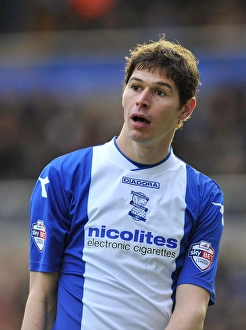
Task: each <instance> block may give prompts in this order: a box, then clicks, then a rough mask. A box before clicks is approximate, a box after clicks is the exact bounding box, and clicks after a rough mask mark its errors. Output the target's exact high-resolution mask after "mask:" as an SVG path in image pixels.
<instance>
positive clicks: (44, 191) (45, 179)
mask: <svg viewBox="0 0 246 330" xmlns="http://www.w3.org/2000/svg"><path fill="white" fill-rule="evenodd" d="M38 180H39V181H40V183H41V189H42V197H44V198H47V191H46V187H45V186H46V185H47V184H48V183H50V181H49V179H48V177H47V176H46V178H44V179H43V178H41V177H39V178H38Z"/></svg>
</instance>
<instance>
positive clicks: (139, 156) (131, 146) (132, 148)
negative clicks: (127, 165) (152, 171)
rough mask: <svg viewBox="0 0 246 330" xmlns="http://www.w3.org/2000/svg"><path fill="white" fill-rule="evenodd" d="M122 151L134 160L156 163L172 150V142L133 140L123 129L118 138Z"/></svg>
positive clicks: (148, 163)
mask: <svg viewBox="0 0 246 330" xmlns="http://www.w3.org/2000/svg"><path fill="white" fill-rule="evenodd" d="M116 144H117V146H118V148H119V149H120V151H121V152H122V153H123V154H124V155H125V156H126V157H127V158H129V159H131V160H132V161H133V162H135V163H138V164H143V165H154V164H157V163H159V162H161V161H162V160H164V159H165V158H166V157H167V155H168V154H169V152H170V144H169V143H168V144H167V145H163V143H162V144H161V145H158V144H157V143H153V144H151V143H149V144H147V143H142V142H136V141H133V140H132V139H131V138H130V137H129V136H128V135H126V134H125V133H123V132H122V131H121V133H120V135H119V137H118V138H117V140H116Z"/></svg>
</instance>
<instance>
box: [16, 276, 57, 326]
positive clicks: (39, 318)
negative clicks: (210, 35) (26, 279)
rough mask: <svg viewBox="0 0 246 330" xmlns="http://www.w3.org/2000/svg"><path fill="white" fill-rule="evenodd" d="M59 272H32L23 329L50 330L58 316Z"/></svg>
mask: <svg viewBox="0 0 246 330" xmlns="http://www.w3.org/2000/svg"><path fill="white" fill-rule="evenodd" d="M58 276H59V272H54V273H40V272H30V292H29V296H28V299H27V303H26V309H25V314H24V319H23V324H22V327H21V330H50V329H52V326H53V323H54V321H55V317H56V305H57V284H58Z"/></svg>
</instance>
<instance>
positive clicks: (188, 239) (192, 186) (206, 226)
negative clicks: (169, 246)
mask: <svg viewBox="0 0 246 330" xmlns="http://www.w3.org/2000/svg"><path fill="white" fill-rule="evenodd" d="M186 174H187V179H186V180H187V186H186V187H187V188H186V198H185V201H186V210H185V224H184V236H183V238H182V240H181V243H180V255H179V257H178V258H177V260H176V270H175V272H174V273H173V275H172V278H173V285H172V289H173V296H172V299H173V301H174V305H175V292H176V288H177V285H179V284H194V285H198V286H201V287H203V288H205V289H206V290H208V291H209V292H210V302H209V303H210V304H214V303H215V283H214V278H215V273H216V270H217V263H218V252H219V251H218V246H219V241H220V238H221V235H222V231H223V215H222V214H221V212H220V208H219V207H216V206H215V207H211V205H212V204H213V203H221V204H222V205H223V194H222V192H221V190H220V188H219V187H218V185H217V184H216V183H215V182H214V181H213V180H211V179H210V178H208V177H207V176H205V175H203V174H202V173H200V172H198V171H196V170H195V169H194V168H192V167H190V166H189V165H186ZM204 214H206V218H205V217H204ZM202 217H203V220H202V221H200V219H201V218H202ZM203 240H204V241H206V242H209V243H211V245H212V247H213V248H214V250H215V256H214V260H213V262H212V264H211V266H210V267H209V269H208V270H205V271H201V270H199V269H198V268H197V267H196V266H195V265H194V263H193V262H192V260H191V258H189V257H188V258H187V255H188V253H189V248H190V247H191V245H192V244H195V243H199V242H201V241H203ZM184 260H185V263H184ZM175 279H178V281H177V280H176V281H175ZM173 308H174V306H173Z"/></svg>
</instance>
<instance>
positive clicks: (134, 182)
mask: <svg viewBox="0 0 246 330" xmlns="http://www.w3.org/2000/svg"><path fill="white" fill-rule="evenodd" d="M122 183H126V184H130V185H132V186H140V187H145V188H153V189H160V182H156V181H149V180H143V179H136V178H130V177H128V176H123V177H122Z"/></svg>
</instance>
